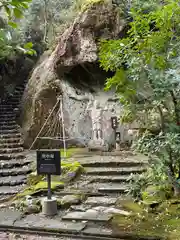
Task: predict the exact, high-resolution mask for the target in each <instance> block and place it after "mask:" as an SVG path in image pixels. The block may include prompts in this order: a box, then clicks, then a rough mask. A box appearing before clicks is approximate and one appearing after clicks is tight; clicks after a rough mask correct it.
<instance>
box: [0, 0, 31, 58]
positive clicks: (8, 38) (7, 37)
mask: <svg viewBox="0 0 180 240" xmlns="http://www.w3.org/2000/svg"><path fill="white" fill-rule="evenodd" d="M30 1H31V0H21V1H18V0H10V1H9V0H3V1H1V3H0V11H1V13H3V14H4V15H5V16H4V17H5V22H6V23H5V24H4V26H1V28H0V49H1V50H0V59H2V58H5V57H7V56H9V55H13V54H14V51H20V52H23V53H26V54H30V55H32V54H35V51H33V50H32V44H31V43H26V44H25V45H24V46H22V45H20V44H18V42H17V41H16V40H15V39H13V29H17V28H18V24H17V19H21V18H22V17H23V12H24V11H25V10H26V9H27V8H28V4H29V2H30ZM2 21H3V20H2Z"/></svg>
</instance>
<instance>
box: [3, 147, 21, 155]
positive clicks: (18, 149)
mask: <svg viewBox="0 0 180 240" xmlns="http://www.w3.org/2000/svg"><path fill="white" fill-rule="evenodd" d="M23 151H24V149H23V148H22V147H18V148H0V154H4V153H8V154H11V153H13V154H14V153H21V152H23Z"/></svg>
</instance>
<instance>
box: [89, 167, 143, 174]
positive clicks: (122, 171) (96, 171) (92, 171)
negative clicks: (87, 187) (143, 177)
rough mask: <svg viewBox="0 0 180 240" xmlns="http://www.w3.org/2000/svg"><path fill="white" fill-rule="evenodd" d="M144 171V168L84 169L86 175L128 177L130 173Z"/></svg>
mask: <svg viewBox="0 0 180 240" xmlns="http://www.w3.org/2000/svg"><path fill="white" fill-rule="evenodd" d="M144 171H146V168H145V167H144V168H143V167H126V168H125V167H124V168H116V167H114V168H106V167H101V168H100V167H99V168H90V167H89V168H85V172H86V174H88V175H96V176H97V175H103V176H107V175H120V174H122V175H128V174H131V173H142V172H144Z"/></svg>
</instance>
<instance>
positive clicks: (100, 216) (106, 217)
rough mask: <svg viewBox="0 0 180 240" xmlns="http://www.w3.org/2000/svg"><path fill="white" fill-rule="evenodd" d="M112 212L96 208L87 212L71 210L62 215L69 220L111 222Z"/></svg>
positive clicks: (63, 218)
mask: <svg viewBox="0 0 180 240" xmlns="http://www.w3.org/2000/svg"><path fill="white" fill-rule="evenodd" d="M111 218H112V214H108V213H99V212H97V211H95V210H91V209H90V210H87V211H86V212H78V211H77V212H69V213H67V214H66V215H65V216H63V217H62V220H68V221H89V222H91V221H92V222H104V223H106V222H109V221H110V220H111Z"/></svg>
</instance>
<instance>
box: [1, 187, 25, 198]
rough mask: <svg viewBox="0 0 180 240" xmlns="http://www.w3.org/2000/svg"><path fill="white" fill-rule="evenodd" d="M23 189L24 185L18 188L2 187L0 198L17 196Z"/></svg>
mask: <svg viewBox="0 0 180 240" xmlns="http://www.w3.org/2000/svg"><path fill="white" fill-rule="evenodd" d="M21 189H23V185H18V186H1V187H0V196H5V195H14V194H17V193H19V192H20V191H21Z"/></svg>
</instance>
